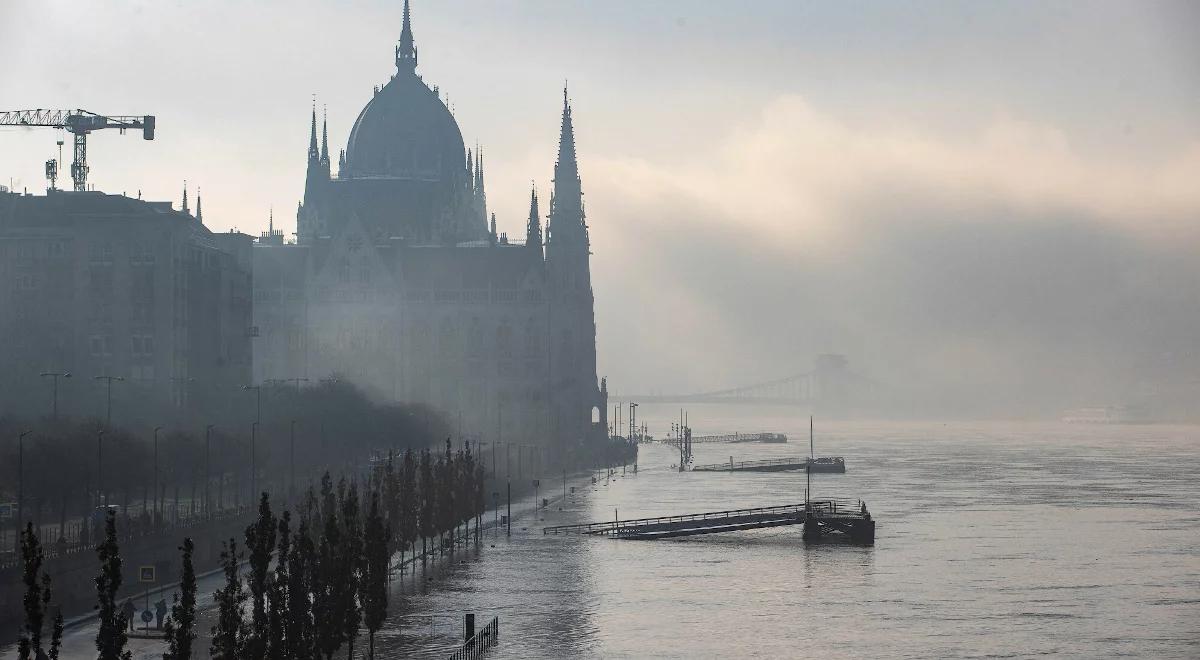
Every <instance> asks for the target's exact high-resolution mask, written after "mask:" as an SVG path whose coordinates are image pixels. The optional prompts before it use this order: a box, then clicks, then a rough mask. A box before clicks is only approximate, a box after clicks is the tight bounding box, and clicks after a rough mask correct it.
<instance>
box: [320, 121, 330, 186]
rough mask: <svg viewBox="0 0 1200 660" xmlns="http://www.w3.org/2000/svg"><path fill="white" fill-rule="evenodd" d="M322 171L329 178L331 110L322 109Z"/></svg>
mask: <svg viewBox="0 0 1200 660" xmlns="http://www.w3.org/2000/svg"><path fill="white" fill-rule="evenodd" d="M321 169H322V170H323V171H324V173H325V178H326V179H328V178H329V108H327V107H322V109H321Z"/></svg>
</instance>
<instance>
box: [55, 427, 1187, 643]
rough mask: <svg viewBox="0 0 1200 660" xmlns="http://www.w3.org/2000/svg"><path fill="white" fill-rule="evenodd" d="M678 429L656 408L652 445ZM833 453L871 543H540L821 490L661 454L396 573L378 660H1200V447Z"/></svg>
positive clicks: (969, 434)
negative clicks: (584, 525) (862, 510)
mask: <svg viewBox="0 0 1200 660" xmlns="http://www.w3.org/2000/svg"><path fill="white" fill-rule="evenodd" d="M656 413H657V415H658V416H656ZM670 414H671V413H669V412H668V411H666V410H658V411H656V410H654V409H653V408H651V407H650V406H643V407H642V408H640V409H639V417H640V418H642V419H644V420H646V421H648V422H649V423H650V424H651V430H652V432H653V431H654V430H655V429H662V428H665V426H666V424H667V422H668V421H670V419H668V415H670ZM691 424H692V426H693V428H694V429H695V430H696V433H697V434H707V433H718V432H728V431H735V430H736V431H744V432H750V431H759V430H769V431H780V432H785V433H787V434H788V435H789V437H790V442H789V443H788V444H786V445H760V444H736V445H730V444H707V445H696V462H697V463H716V462H722V461H727V460H728V459H729V457H730V456H731V455H732V456H733V457H734V459H735V460H738V459H742V458H745V459H758V458H774V457H784V456H799V455H802V454H804V453H807V449H808V447H807V432H808V429H807V424H808V420H807V418H806V417H799V416H787V415H778V414H776V415H771V416H766V415H763V414H762V411H755V410H754V409H746V410H738V409H732V410H729V409H725V410H718V409H715V408H708V407H703V406H701V407H694V408H693V409H692V411H691ZM816 447H817V454H818V455H838V456H844V457H845V458H846V465H847V473H846V474H844V475H814V477H813V488H814V497H818V498H820V497H826V496H829V497H846V498H853V499H859V498H861V499H863V500H865V501H866V502H867V505H868V506H869V508H870V510H871V512H872V514H873V516H874V517H875V519H876V520H877V521H878V527H877V531H876V542H875V545H874V546H873V547H855V546H849V545H835V544H821V545H817V546H811V547H806V546H805V544H804V543H803V541H802V540H801V528H800V527H794V528H793V527H782V528H773V529H766V530H756V531H746V532H736V533H727V534H718V535H711V536H697V537H689V538H683V539H673V540H661V541H617V540H611V539H604V538H592V537H578V536H553V535H551V536H544V535H543V534H542V532H541V528H542V527H543V526H546V525H557V524H570V523H575V522H591V521H601V520H611V519H612V518H613V517H614V515H619V516H620V517H621V518H632V517H642V516H652V515H666V514H681V513H698V512H703V511H714V510H722V509H730V508H741V507H751V506H761V505H772V504H785V503H794V502H799V501H801V500H802V499H803V489H804V475H803V474H802V473H801V474H794V473H734V474H729V473H682V474H681V473H679V472H677V471H674V470H672V469H671V466H672V465H673V464H674V463H675V462H677V460H678V453H677V450H675V449H674V448H673V447H669V446H665V445H649V446H644V447H643V448H642V453H641V459H640V465H639V471H638V473H637V474H636V475H634V474H633V471H632V468H631V469H629V470H628V471H627V472H626V474H625V475H624V476H622V475H621V470H620V469H619V468H618V470H617V474H616V476H615V477H614V478H612V479H605V478H603V477H602V478H601V479H600V481H599V483H597V484H596V485H595V486H593V485H592V484H591V483H590V481H589V480H583V481H577V482H575V483H576V485H577V486H578V490H577V492H576V493H575V494H574V495H570V494H568V495H567V497H566V498H565V499H564V498H563V493H562V491H563V488H562V480H561V477H544V478H543V479H542V495H543V496H550V497H553V498H554V500H552V502H551V506H550V507H549V508H548V509H546V510H545V511H543V512H540V513H539V518H542V519H540V520H535V519H534V517H533V516H532V514H531V512H530V511H528V508H529V507H530V505H531V503H532V498H526V499H525V501H522V502H515V503H514V510H515V511H520V512H522V514H523V515H522V517H520V518H518V520H517V522H516V523H515V524H514V527H513V532H512V536H511V537H507V536H505V535H504V534H503V532H502V531H499V530H491V531H489V532H488V535H487V536H486V537H485V539H484V541H483V543H482V544H481V546H480V547H479V548H478V549H477V550H470V551H467V552H460V553H458V555H457V556H456V557H455V559H454V560H453V561H444V562H440V563H438V564H436V565H431V566H430V567H429V568H428V569H427V570H425V571H421V570H418V571H417V572H416V573H415V574H413V573H409V574H407V575H404V576H397V577H396V578H395V580H394V582H393V589H392V616H391V618H390V620H389V621H388V623H387V624H386V625H385V629H384V630H382V631H381V632H380V633H379V636H378V639H377V653H376V657H380V658H401V657H405V658H407V657H446V655H447V650H448V649H451V648H452V647H453V644H454V643H455V642H456V641H457V640H458V639H459V638H460V636H461V634H462V614H463V613H464V612H468V611H470V612H475V613H476V615H477V626H482V625H483V624H484V623H486V622H487V621H488V620H490V618H491V617H492V616H498V617H499V620H500V623H499V625H500V646H499V647H498V648H496V649H495V650H494V651H493V652H492V653H490V654H489V657H493V658H574V657H579V658H593V657H596V658H599V657H603V658H646V657H668V658H728V657H772V658H785V657H833V658H841V657H847V658H857V657H914V658H934V657H936V658H973V657H1030V656H1037V655H1049V654H1056V655H1061V656H1063V657H1080V658H1096V657H1112V656H1132V657H1153V658H1196V657H1200V503H1198V501H1197V500H1198V496H1200V480H1198V475H1200V428H1198V427H1176V426H1158V425H1147V426H1075V425H1059V424H1016V423H948V424H943V423H940V422H931V423H901V424H897V423H849V422H822V421H821V420H818V421H817V433H816ZM560 509H561V510H560ZM497 532H499V533H497ZM212 586H213V587H215V586H216V585H212ZM205 589H206V590H208V591H211V588H208V587H207V586H204V585H202V590H205ZM207 625H208V624H207V623H203V624H202V626H203V627H201V628H200V629H201V630H206V629H207ZM83 634H85V631H83V630H81V631H79V632H77V633H76V634H75V637H76V638H77V639H78V638H79V637H80V636H82V635H83ZM201 645H202V648H207V640H206V639H205V638H204V637H202V638H201V639H200V640H198V646H201ZM365 647H366V639H365V634H364V636H363V637H362V638H360V641H359V645H358V648H359V649H363V650H365ZM92 653H93V655H94V651H93V652H92ZM67 657H84V656H74V655H68V656H67ZM142 657H151V655H150V649H148V648H146V649H144V650H143V651H142Z"/></svg>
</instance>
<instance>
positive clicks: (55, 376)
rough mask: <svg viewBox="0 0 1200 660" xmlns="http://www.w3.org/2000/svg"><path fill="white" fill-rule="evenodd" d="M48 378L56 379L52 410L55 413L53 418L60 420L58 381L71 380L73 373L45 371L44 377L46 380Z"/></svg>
mask: <svg viewBox="0 0 1200 660" xmlns="http://www.w3.org/2000/svg"><path fill="white" fill-rule="evenodd" d="M47 376H49V377H51V378H53V379H54V385H53V389H54V396H53V399H54V403H53V406H54V407H53V408H52V409H51V410H52V411H53V413H52V415H51V418H52V419H58V379H59V378H70V377H71V372H69V371H43V372H42V377H43V378H45V377H47Z"/></svg>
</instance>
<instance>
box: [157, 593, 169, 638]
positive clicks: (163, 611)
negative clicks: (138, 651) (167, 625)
mask: <svg viewBox="0 0 1200 660" xmlns="http://www.w3.org/2000/svg"><path fill="white" fill-rule="evenodd" d="M165 616H167V599H166V598H163V599H161V600H159V601H158V602H157V603H155V604H154V618H155V622H154V627H155V628H157V629H160V630H161V629H162V624H163V617H165Z"/></svg>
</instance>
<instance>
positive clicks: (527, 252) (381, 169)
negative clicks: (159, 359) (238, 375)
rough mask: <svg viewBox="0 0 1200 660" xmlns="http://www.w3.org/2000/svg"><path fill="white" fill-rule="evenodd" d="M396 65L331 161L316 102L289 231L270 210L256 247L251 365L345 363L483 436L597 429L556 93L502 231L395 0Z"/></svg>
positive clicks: (585, 298)
mask: <svg viewBox="0 0 1200 660" xmlns="http://www.w3.org/2000/svg"><path fill="white" fill-rule="evenodd" d="M395 64H396V73H395V74H394V75H393V76H392V77H391V79H390V80H389V81H388V82H387V83H386V84H384V85H383V86H382V87H377V88H376V89H375V90H374V93H373V96H372V98H371V100H370V101H368V102H367V104H366V106H365V107H364V108H363V109H362V112H361V113H359V115H358V118H357V120H356V121H355V122H354V127H353V129H352V130H351V131H350V136H349V139H348V141H347V144H346V148H345V150H344V151H341V152H340V153H339V154H338V155H337V169H336V171H334V169H333V162H332V161H333V158H332V157H331V154H330V150H329V144H328V130H327V128H325V127H324V126H323V127H322V130H321V134H320V136H319V139H318V132H317V116H316V110H315V108H314V110H313V116H312V125H311V130H310V134H309V141H308V170H307V177H306V180H305V186H304V197H303V201H302V202H300V204H299V207H298V209H297V211H296V238H295V241H294V242H291V241H285V240H284V236H283V232H282V231H281V230H277V229H275V228H274V225H273V224H272V226H271V228H270V230H268V232H267V233H266V234H264V235H263V237H262V238H261V239H260V240H259V241H258V242H257V244H256V245H255V247H254V250H253V255H254V258H253V261H254V306H253V309H254V326H255V331H256V333H257V336H256V337H255V338H254V339H253V342H254V351H253V354H254V378H255V380H256V381H259V382H261V381H270V380H272V379H275V380H292V379H309V380H311V381H317V380H318V379H320V378H331V377H333V378H344V379H348V380H350V381H352V382H354V383H356V384H357V385H359V386H361V387H363V388H364V389H365V390H367V391H368V392H370V393H371V394H373V395H374V396H375V397H377V398H379V399H381V400H393V401H410V402H424V403H428V404H430V405H431V406H433V407H435V408H437V409H439V410H441V411H442V412H443V413H445V415H446V418H447V419H448V420H449V422H450V423H451V425H452V426H454V427H456V428H457V429H459V432H460V433H461V434H462V435H463V436H465V437H473V438H476V439H477V440H479V441H485V442H495V441H501V442H519V443H528V444H539V445H541V446H543V447H548V448H553V449H569V448H570V447H571V446H572V445H575V444H577V443H583V442H586V441H587V440H588V439H589V438H591V437H603V436H604V434H605V432H606V431H605V429H606V427H607V419H606V415H605V412H606V409H607V388H606V386H605V385H604V383H603V381H600V380H599V379H598V378H597V373H596V324H595V316H594V313H593V296H592V283H591V271H590V265H589V258H590V252H589V239H588V225H587V219H586V215H585V211H584V205H583V194H582V189H581V184H580V178H579V170H578V165H577V161H576V154H575V140H574V127H573V124H572V117H571V106H570V103H569V100H568V98H567V96H566V91H565V90H564V93H563V109H562V124H561V127H560V136H559V147H558V160H557V162H556V163H555V164H554V185H553V191H552V194H551V197H550V199H549V200H544V199H543V200H541V201H539V198H538V194H537V191H536V190H534V191H533V192H531V194H530V200H529V219H528V224H527V226H526V232H525V236H524V237H523V240H522V239H515V238H514V239H510V238H509V237H508V236H506V235H502V234H501V235H498V234H497V232H496V224H495V217H494V215H492V216H489V214H488V209H487V198H486V194H485V191H484V163H483V154H482V153H481V152H479V151H478V149H476V150H475V152H474V153H472V151H469V150H467V149H466V148H465V145H464V142H463V137H462V132H461V131H460V129H459V126H458V123H457V121H456V120H455V118H454V116H453V115H452V114H451V112H450V110H449V108H448V107H447V106H446V104H445V103H444V102H443V100H442V99H441V98H439V94H438V92H437V89H436V87H434V88H431V87H430V86H429V85H427V84H426V83H425V81H424V80H422V78H421V76H419V75H418V74H417V49H416V47H415V45H414V42H413V32H412V23H411V19H410V13H409V8H408V3H407V2H405V7H404V22H403V28H402V30H401V33H400V41H399V44H398V45H397V46H396V48H395ZM546 201H548V206H549V213H548V214H547V215H546V216H543V215H542V209H543V208H545V206H546V205H547V204H546ZM543 217H545V218H546V226H545V229H544V231H543V226H542V225H543ZM489 220H490V222H489ZM297 382H299V381H297Z"/></svg>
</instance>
